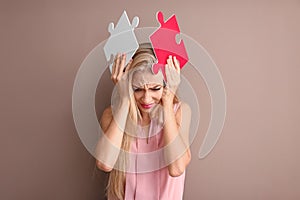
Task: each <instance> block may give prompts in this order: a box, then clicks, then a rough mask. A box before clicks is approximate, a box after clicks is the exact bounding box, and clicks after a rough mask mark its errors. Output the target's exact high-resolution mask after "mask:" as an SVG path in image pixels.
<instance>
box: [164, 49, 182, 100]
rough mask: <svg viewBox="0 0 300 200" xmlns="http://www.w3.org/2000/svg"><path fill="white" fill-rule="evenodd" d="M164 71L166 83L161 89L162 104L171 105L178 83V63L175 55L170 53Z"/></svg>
mask: <svg viewBox="0 0 300 200" xmlns="http://www.w3.org/2000/svg"><path fill="white" fill-rule="evenodd" d="M165 72H166V77H167V83H166V87H164V91H163V96H162V104H163V105H173V100H174V96H175V93H176V91H177V88H178V86H179V83H180V63H179V61H178V60H177V59H176V57H175V56H171V55H170V56H169V58H168V59H167V64H166V66H165Z"/></svg>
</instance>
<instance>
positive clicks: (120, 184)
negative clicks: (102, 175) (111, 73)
mask: <svg viewBox="0 0 300 200" xmlns="http://www.w3.org/2000/svg"><path fill="white" fill-rule="evenodd" d="M155 62H156V58H155V56H154V53H153V49H152V48H151V46H150V45H147V44H146V45H144V46H143V45H140V48H139V49H138V50H137V51H136V53H135V55H134V56H133V61H132V63H131V70H133V71H135V70H145V68H146V67H148V68H149V67H150V66H152V65H153V64H154V63H155ZM131 70H130V71H131ZM132 74H133V73H131V76H130V75H129V78H128V80H129V93H130V94H133V90H132V87H131V81H132ZM175 102H178V99H177V97H176V96H175V98H174V103H175ZM128 118H130V120H131V123H133V124H138V121H139V120H140V119H141V113H140V111H139V109H138V107H137V104H136V101H135V99H134V97H133V95H131V98H130V105H129V113H128V117H127V121H128ZM127 126H128V123H126V128H125V132H124V135H123V140H122V145H121V150H122V151H120V152H128V151H129V150H130V144H131V141H132V139H133V137H132V136H131V135H132V134H129V133H127V130H129V129H128V127H127ZM130 130H132V129H130ZM127 161H128V158H126V154H124V153H120V154H119V156H118V160H117V162H116V164H115V166H114V169H113V170H112V171H111V172H110V174H109V179H108V184H107V187H106V193H107V196H108V199H110V200H123V199H124V197H125V182H126V176H125V175H126V167H127V166H128V165H127V164H128V163H127Z"/></svg>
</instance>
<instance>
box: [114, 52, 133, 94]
mask: <svg viewBox="0 0 300 200" xmlns="http://www.w3.org/2000/svg"><path fill="white" fill-rule="evenodd" d="M125 62H126V54H125V53H123V54H120V53H118V54H117V56H116V58H115V60H114V64H113V67H112V74H111V80H112V81H113V82H114V84H115V85H116V86H117V89H118V93H119V95H120V98H121V99H122V100H129V83H128V71H129V70H130V67H131V63H132V60H130V61H129V63H128V64H127V65H126V66H125ZM124 69H125V70H124Z"/></svg>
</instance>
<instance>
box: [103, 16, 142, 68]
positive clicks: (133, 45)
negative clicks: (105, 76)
mask: <svg viewBox="0 0 300 200" xmlns="http://www.w3.org/2000/svg"><path fill="white" fill-rule="evenodd" d="M138 24H139V18H138V17H137V16H135V17H134V18H133V20H132V24H130V21H129V19H128V16H127V13H126V11H125V10H124V12H123V14H122V16H121V17H120V19H119V21H118V23H117V26H116V27H115V28H114V23H110V24H109V26H108V31H109V32H110V37H109V38H108V40H107V41H106V43H105V46H104V47H103V50H104V53H105V56H106V60H107V62H108V63H109V70H110V73H111V72H112V65H113V60H114V58H115V56H116V55H117V54H118V53H126V63H125V64H126V65H127V64H128V62H129V61H130V59H131V58H132V56H133V55H134V54H135V52H136V50H137V49H138V48H139V43H138V42H137V39H136V37H135V34H134V28H136V27H137V26H138Z"/></svg>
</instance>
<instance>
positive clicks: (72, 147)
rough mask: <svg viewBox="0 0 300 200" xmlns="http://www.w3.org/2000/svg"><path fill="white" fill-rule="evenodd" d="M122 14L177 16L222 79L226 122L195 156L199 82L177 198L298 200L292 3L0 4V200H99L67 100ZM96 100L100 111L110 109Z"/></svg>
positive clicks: (296, 5)
mask: <svg viewBox="0 0 300 200" xmlns="http://www.w3.org/2000/svg"><path fill="white" fill-rule="evenodd" d="M124 9H126V10H127V13H128V15H129V17H130V19H132V18H133V17H134V16H135V15H137V16H139V17H140V25H139V27H144V26H157V25H158V24H157V22H156V20H155V15H154V14H155V13H156V11H158V10H162V11H163V12H164V13H165V15H166V16H170V15H171V14H173V13H176V15H177V18H178V21H179V24H180V27H181V30H182V32H184V33H185V34H187V35H189V36H191V37H192V38H194V39H195V40H196V41H198V42H199V43H200V44H201V45H203V46H204V48H205V49H206V50H207V51H208V52H209V54H210V55H211V57H212V58H213V59H214V61H215V63H216V64H217V65H218V67H219V69H220V72H221V74H222V76H223V79H224V83H225V86H226V92H227V99H228V102H227V118H226V123H225V126H224V130H223V133H222V136H221V137H220V140H219V142H218V144H217V146H216V147H215V148H214V150H213V151H212V152H211V153H210V155H209V156H208V157H207V158H205V159H203V160H199V159H198V156H197V155H198V150H199V147H200V144H201V141H202V139H203V137H204V134H205V131H206V129H207V124H208V119H209V113H210V105H209V97H208V94H207V90H206V88H205V86H204V84H203V82H202V81H201V80H198V82H196V84H199V86H198V87H199V91H201V95H200V96H201V97H200V98H201V103H200V104H201V110H202V112H203V113H201V114H202V116H203V118H202V119H201V128H200V130H199V133H198V136H197V138H196V139H195V141H194V143H193V145H192V147H191V149H192V154H193V158H192V162H191V164H190V165H189V167H188V169H187V177H186V187H185V195H184V197H185V198H184V199H186V200H198V199H201V200H220V199H222V200H223V199H225V200H241V199H243V200H253V199H255V200H262V199H264V200H265V199H272V200H277V199H278V200H282V199H288V200H296V199H300V190H299V187H300V173H299V169H300V156H299V152H300V126H299V124H300V123H299V122H298V120H299V119H300V106H299V105H298V103H299V100H300V94H299V91H300V80H299V78H298V77H299V75H300V73H299V72H300V58H299V52H300V40H299V35H300V26H299V24H300V1H299V0H294V1H292V0H289V1H283V0H282V1H271V0H270V1H198V0H194V1H191V0H190V1H186V0H185V1H183V0H182V1H171V0H169V1H163V0H152V1H150V0H148V1H145V0H136V1H133V0H112V1H108V0H106V1H100V0H98V1H96V0H89V1H83V0H81V1H80V0H77V1H71V0H70V1H67V0H60V1H58V0H57V1H50V0H48V1H4V0H2V1H1V6H0V22H1V24H0V25H1V31H0V38H1V43H0V44H1V47H0V55H1V68H0V70H1V71H0V76H1V78H0V87H1V90H0V91H1V104H0V111H1V112H0V113H1V114H0V121H1V126H0V133H1V140H0V158H1V163H0V166H1V167H0V199H3V200H6V199H13V200H14V199H31V200H32V199H51V200H53V199H59V200H60V199H63V200H68V199H70V200H71V199H72V200H83V199H89V200H93V199H94V200H96V199H99V200H100V199H103V197H102V196H103V184H104V182H105V179H106V175H105V174H104V173H102V172H100V171H97V170H95V168H94V159H93V157H92V156H91V155H90V154H89V153H88V152H87V151H86V149H85V147H84V146H83V145H82V144H81V141H80V139H79V137H78V135H77V133H76V130H75V127H74V123H73V119H72V110H71V102H72V101H71V96H72V87H73V82H74V79H75V76H76V72H77V70H78V69H79V66H80V64H81V62H82V61H83V59H84V58H85V56H86V55H87V54H88V53H89V52H90V51H91V50H92V49H93V48H94V47H95V46H96V45H97V44H99V43H100V42H101V41H103V40H105V39H106V38H107V37H108V36H109V34H108V32H107V25H108V24H109V22H111V21H113V22H116V21H117V19H118V18H119V16H120V15H121V13H122V11H123V10H124ZM104 82H105V81H104ZM106 82H107V81H106ZM105 84H110V83H105ZM99 95H101V94H97V96H96V99H97V105H96V107H97V106H99V104H101V105H102V104H103V103H101V101H104V102H105V103H104V104H107V102H109V101H107V100H106V99H101V98H100V97H99ZM97 112H98V113H99V112H101V110H97Z"/></svg>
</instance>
